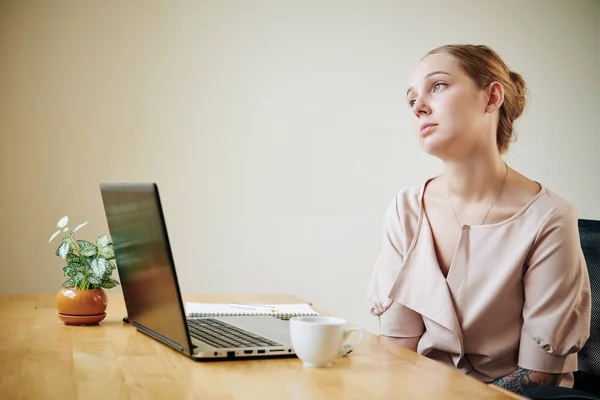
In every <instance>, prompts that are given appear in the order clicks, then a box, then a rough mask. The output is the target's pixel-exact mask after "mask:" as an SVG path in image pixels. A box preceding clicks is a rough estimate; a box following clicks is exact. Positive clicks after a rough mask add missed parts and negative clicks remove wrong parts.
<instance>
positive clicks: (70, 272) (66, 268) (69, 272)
mask: <svg viewBox="0 0 600 400" xmlns="http://www.w3.org/2000/svg"><path fill="white" fill-rule="evenodd" d="M63 272H64V273H65V276H70V277H73V276H75V274H77V270H75V268H73V267H72V266H70V265H66V266H64V267H63Z"/></svg>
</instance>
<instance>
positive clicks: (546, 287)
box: [518, 206, 591, 373]
mask: <svg viewBox="0 0 600 400" xmlns="http://www.w3.org/2000/svg"><path fill="white" fill-rule="evenodd" d="M523 287H524V294H525V302H524V305H523V327H522V330H521V342H520V348H519V362H518V364H519V366H520V367H522V368H527V369H531V370H535V371H540V372H546V373H565V372H571V371H576V370H577V352H578V351H579V350H580V349H581V348H582V347H583V345H584V344H585V342H586V341H587V339H588V337H589V334H590V315H591V298H590V282H589V276H588V272H587V266H586V262H585V259H584V256H583V251H582V249H581V244H580V241H579V230H578V224H577V213H576V210H575V209H574V208H573V207H571V206H569V207H564V208H561V209H558V210H556V211H554V212H553V213H552V214H551V215H550V216H549V217H548V218H547V219H546V221H545V223H544V224H543V226H542V228H541V229H540V232H539V233H538V237H537V239H536V241H535V243H534V245H533V247H532V249H531V252H530V256H529V258H528V262H527V264H526V270H525V273H524V277H523Z"/></svg>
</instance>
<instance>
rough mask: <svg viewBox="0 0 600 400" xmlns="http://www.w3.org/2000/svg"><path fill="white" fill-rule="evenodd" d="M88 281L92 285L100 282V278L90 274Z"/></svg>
mask: <svg viewBox="0 0 600 400" xmlns="http://www.w3.org/2000/svg"><path fill="white" fill-rule="evenodd" d="M90 283H91V284H92V285H95V286H98V285H100V284H102V279H101V278H99V277H97V276H94V275H92V276H90Z"/></svg>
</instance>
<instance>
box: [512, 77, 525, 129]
mask: <svg viewBox="0 0 600 400" xmlns="http://www.w3.org/2000/svg"><path fill="white" fill-rule="evenodd" d="M509 77H510V80H511V81H512V82H513V84H514V86H515V91H516V95H517V96H516V98H515V99H512V100H513V107H511V108H512V111H513V112H512V113H511V114H512V115H510V119H511V120H512V121H514V120H516V119H517V118H519V117H520V116H521V114H523V110H524V109H525V92H526V90H527V89H526V87H525V80H524V79H523V77H522V76H521V74H519V73H518V72H514V71H509Z"/></svg>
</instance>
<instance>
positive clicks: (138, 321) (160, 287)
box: [100, 183, 191, 354]
mask: <svg viewBox="0 0 600 400" xmlns="http://www.w3.org/2000/svg"><path fill="white" fill-rule="evenodd" d="M100 191H101V193H102V201H103V202H104V211H105V213H106V219H107V223H108V229H109V231H110V236H111V239H112V243H113V247H114V249H115V261H116V264H117V271H118V273H119V278H120V282H121V288H122V290H123V297H124V299H125V305H126V307H127V316H128V318H129V320H130V322H132V323H133V324H134V325H136V326H137V327H138V328H140V329H142V330H143V331H145V332H146V333H150V334H153V335H154V336H155V337H157V338H159V339H161V340H163V341H165V342H166V343H167V344H170V345H172V346H173V347H175V348H177V349H179V350H180V351H183V352H185V353H187V354H191V351H190V349H191V344H190V340H189V336H188V329H187V324H186V318H185V314H184V310H183V303H182V300H181V293H180V291H179V284H178V281H177V274H176V272H175V265H174V263H173V257H172V254H171V248H170V245H169V239H168V235H167V230H166V225H165V221H164V216H163V213H162V207H161V203H160V197H159V194H158V188H157V186H156V185H155V184H153V183H115V184H101V185H100ZM148 330H150V331H151V332H148Z"/></svg>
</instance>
